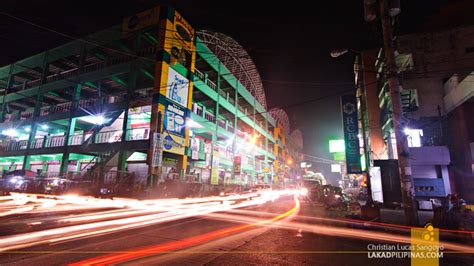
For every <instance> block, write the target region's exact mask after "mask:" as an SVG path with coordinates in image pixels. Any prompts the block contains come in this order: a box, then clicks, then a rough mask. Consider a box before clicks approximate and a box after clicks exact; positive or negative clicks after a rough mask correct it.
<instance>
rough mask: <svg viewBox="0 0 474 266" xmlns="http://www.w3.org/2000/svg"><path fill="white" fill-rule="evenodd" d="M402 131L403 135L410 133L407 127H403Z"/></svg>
mask: <svg viewBox="0 0 474 266" xmlns="http://www.w3.org/2000/svg"><path fill="white" fill-rule="evenodd" d="M403 132H404V133H405V135H410V129H409V128H407V127H406V128H405V129H403Z"/></svg>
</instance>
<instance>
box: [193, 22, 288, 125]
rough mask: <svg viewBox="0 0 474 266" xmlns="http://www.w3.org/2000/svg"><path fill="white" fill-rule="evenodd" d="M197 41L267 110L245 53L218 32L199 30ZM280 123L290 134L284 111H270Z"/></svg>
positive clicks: (252, 66) (250, 63)
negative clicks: (204, 45)
mask: <svg viewBox="0 0 474 266" xmlns="http://www.w3.org/2000/svg"><path fill="white" fill-rule="evenodd" d="M197 35H198V37H199V39H200V40H201V41H202V42H203V43H204V44H206V46H207V47H208V48H209V49H210V50H211V51H212V52H213V53H214V54H215V55H216V56H217V58H219V60H220V61H221V62H222V63H223V64H224V65H225V66H226V67H227V69H229V71H230V72H231V73H232V74H233V75H234V76H235V77H236V78H237V79H238V80H239V81H240V83H241V84H242V85H244V86H245V88H247V90H249V91H250V93H251V94H252V96H254V97H255V99H257V101H258V102H259V103H260V104H261V105H262V106H263V108H265V110H268V109H267V100H266V98H265V90H264V89H263V84H262V80H261V78H260V74H259V73H258V70H257V67H256V66H255V63H254V62H253V60H252V58H251V57H250V55H249V54H248V53H247V51H246V50H245V49H244V47H242V45H240V44H239V43H238V42H237V41H236V40H234V39H233V38H231V37H229V36H227V35H225V34H223V33H219V32H214V31H209V30H200V31H198V32H197ZM270 114H271V115H272V116H273V117H274V118H275V119H276V120H277V121H279V122H280V123H282V125H283V127H284V129H285V132H287V133H289V132H290V122H289V119H288V115H287V114H286V112H285V111H284V110H274V111H270Z"/></svg>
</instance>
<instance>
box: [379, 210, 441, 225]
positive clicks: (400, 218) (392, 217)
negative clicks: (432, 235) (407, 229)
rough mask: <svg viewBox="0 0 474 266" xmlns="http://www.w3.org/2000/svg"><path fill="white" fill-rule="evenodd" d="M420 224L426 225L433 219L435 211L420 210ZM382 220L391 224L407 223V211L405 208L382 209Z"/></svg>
mask: <svg viewBox="0 0 474 266" xmlns="http://www.w3.org/2000/svg"><path fill="white" fill-rule="evenodd" d="M418 219H419V222H420V226H424V225H425V224H426V223H428V221H430V220H431V219H433V211H418ZM380 222H382V223H389V224H399V225H404V224H405V213H404V210H403V209H398V210H396V209H385V208H382V209H380Z"/></svg>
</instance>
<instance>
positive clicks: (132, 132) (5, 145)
mask: <svg viewBox="0 0 474 266" xmlns="http://www.w3.org/2000/svg"><path fill="white" fill-rule="evenodd" d="M122 134H123V131H122V130H112V131H104V132H98V133H96V134H95V135H93V134H92V133H84V134H82V133H80V134H74V135H72V136H70V137H69V139H70V141H69V146H80V145H84V144H101V143H114V142H120V141H121V140H122ZM149 134H150V130H149V128H148V127H147V128H135V129H128V137H127V141H135V140H146V139H148V138H149ZM91 137H92V139H91ZM65 140H66V136H45V137H43V138H36V139H34V140H33V141H32V142H31V144H30V149H42V148H53V147H64V146H65ZM27 145H28V140H6V141H0V151H20V150H26V148H27Z"/></svg>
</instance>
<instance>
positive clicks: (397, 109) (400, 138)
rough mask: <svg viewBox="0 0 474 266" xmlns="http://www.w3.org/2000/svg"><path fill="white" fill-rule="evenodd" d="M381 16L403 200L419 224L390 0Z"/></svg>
mask: <svg viewBox="0 0 474 266" xmlns="http://www.w3.org/2000/svg"><path fill="white" fill-rule="evenodd" d="M379 2H380V16H381V22H382V31H383V42H384V50H385V60H386V65H387V78H388V86H389V89H390V98H391V100H392V124H393V130H394V131H395V138H396V140H397V154H398V167H399V172H400V185H401V188H402V189H401V191H402V201H403V207H404V210H405V219H406V223H407V224H408V225H414V226H418V213H417V208H416V203H415V200H414V188H413V177H412V176H411V165H410V159H409V154H410V149H409V147H408V141H407V138H406V136H405V134H404V132H403V129H404V128H405V121H404V118H403V109H402V100H401V97H400V92H401V88H400V84H399V81H398V74H397V65H396V64H395V52H394V49H393V41H392V24H391V19H390V16H389V10H388V8H387V7H388V5H387V3H388V1H387V0H380V1H379Z"/></svg>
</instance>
